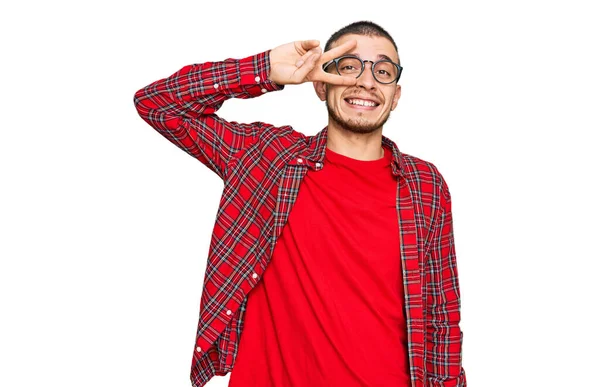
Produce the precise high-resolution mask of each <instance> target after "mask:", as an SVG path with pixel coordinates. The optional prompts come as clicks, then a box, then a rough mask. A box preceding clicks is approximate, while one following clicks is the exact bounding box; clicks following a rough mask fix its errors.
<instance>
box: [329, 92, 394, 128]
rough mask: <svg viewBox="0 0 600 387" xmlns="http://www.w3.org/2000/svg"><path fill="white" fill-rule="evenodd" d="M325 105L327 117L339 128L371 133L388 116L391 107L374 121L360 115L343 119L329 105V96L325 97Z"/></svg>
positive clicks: (380, 125) (384, 121) (381, 124)
mask: <svg viewBox="0 0 600 387" xmlns="http://www.w3.org/2000/svg"><path fill="white" fill-rule="evenodd" d="M325 105H327V112H328V113H329V118H330V119H332V120H333V121H334V122H335V123H336V124H338V125H339V127H340V128H342V129H345V130H347V131H349V132H352V133H358V134H366V133H372V132H374V131H376V130H377V129H379V128H381V127H382V126H383V124H385V123H386V121H387V120H388V118H389V117H390V112H391V109H390V110H388V111H387V113H386V114H385V115H384V116H383V117H381V119H379V120H378V121H376V122H369V121H367V119H366V118H360V117H359V118H354V119H353V118H350V119H346V120H344V119H343V118H342V117H340V116H339V115H338V114H337V113H336V112H335V111H334V110H333V108H332V107H331V106H330V105H329V96H326V97H325Z"/></svg>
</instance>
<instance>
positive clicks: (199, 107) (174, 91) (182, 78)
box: [134, 51, 283, 179]
mask: <svg viewBox="0 0 600 387" xmlns="http://www.w3.org/2000/svg"><path fill="white" fill-rule="evenodd" d="M269 72H270V59H269V51H267V52H264V53H261V54H258V55H254V56H250V57H247V58H244V59H241V60H235V59H227V60H225V61H223V62H207V63H202V64H194V65H189V66H185V67H183V68H182V69H181V70H179V71H177V72H176V73H175V74H173V75H171V76H170V77H168V78H165V79H161V80H158V81H156V82H154V83H151V84H150V85H148V86H146V87H144V88H142V89H140V90H139V91H137V92H136V93H135V98H134V102H135V106H136V109H137V111H138V113H139V115H140V116H141V117H142V118H143V119H144V120H145V121H146V122H147V123H148V124H150V126H152V127H153V128H154V129H156V131H158V132H159V133H160V134H161V135H163V136H164V137H165V138H167V139H168V140H169V141H171V142H172V143H173V144H175V145H177V146H178V147H179V148H181V149H183V150H184V151H186V152H187V153H188V154H190V155H191V156H192V157H194V158H196V159H198V160H200V161H201V162H202V163H204V164H205V165H206V166H207V167H209V168H210V169H211V170H212V171H213V172H215V173H216V174H217V175H219V177H221V178H222V179H224V177H225V172H226V171H225V169H226V165H227V163H228V162H229V160H230V159H231V156H232V155H233V154H235V153H236V152H238V151H239V150H241V149H243V148H244V147H245V146H246V145H248V144H249V143H250V142H252V141H253V140H254V139H255V138H256V136H257V134H258V133H259V131H260V130H261V129H263V128H264V127H265V126H268V125H267V124H263V123H260V122H255V123H252V124H238V123H235V122H227V121H225V120H223V119H222V118H220V117H218V116H217V115H216V114H214V113H215V112H216V111H217V110H218V109H219V108H220V107H221V105H222V104H223V102H224V101H225V100H227V99H229V98H253V97H256V96H259V95H262V94H263V93H265V92H267V91H273V90H281V89H282V88H283V86H282V85H278V84H276V83H275V82H273V81H271V80H269V79H268V76H269Z"/></svg>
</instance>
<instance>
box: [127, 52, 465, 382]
mask: <svg viewBox="0 0 600 387" xmlns="http://www.w3.org/2000/svg"><path fill="white" fill-rule="evenodd" d="M269 53H270V51H266V52H263V53H260V54H257V55H253V56H250V57H247V58H244V59H240V60H238V59H226V60H224V61H220V62H207V63H202V64H194V65H189V66H185V67H183V68H182V69H181V70H179V71H177V72H176V73H175V74H173V75H171V76H170V77H168V78H165V79H161V80H158V81H156V82H154V83H152V84H150V85H148V86H146V87H144V88H142V89H141V90H139V91H138V92H137V93H136V94H135V105H136V108H137V110H138V113H139V115H140V116H141V117H142V118H143V119H144V120H145V121H146V122H147V123H148V124H150V125H151V126H152V127H153V128H154V129H156V130H157V131H158V132H159V133H160V134H161V135H163V136H164V137H166V138H167V139H168V140H169V141H171V142H172V143H174V144H175V145H177V146H178V147H179V148H181V149H183V150H184V151H186V152H187V153H188V154H190V155H191V156H192V157H194V158H196V159H198V160H199V161H201V162H202V163H203V164H205V165H206V166H207V167H208V168H210V169H211V170H212V171H213V172H215V173H216V174H217V175H219V176H220V177H221V178H222V179H223V181H224V189H223V194H222V197H221V200H220V203H219V209H218V212H217V216H216V221H215V225H214V230H213V234H212V237H211V242H210V249H209V253H208V261H207V266H206V273H205V277H204V284H203V291H202V296H201V301H200V317H199V322H198V331H197V336H196V342H195V345H194V353H193V358H192V369H191V375H190V378H191V382H192V385H193V386H196V387H200V386H204V385H205V384H206V383H207V382H208V381H209V380H210V379H211V378H212V377H213V376H214V375H220V376H223V375H226V374H227V373H228V372H230V371H231V370H232V368H233V364H234V360H235V357H236V353H237V348H238V343H239V339H240V335H241V332H242V329H243V324H244V313H245V310H246V301H247V298H246V296H247V295H248V293H249V292H250V291H251V290H252V288H253V287H254V286H255V285H256V284H257V283H258V281H260V279H261V275H262V274H263V273H264V271H265V270H266V269H267V266H268V264H269V261H270V258H271V254H272V252H273V249H274V247H275V243H276V242H277V238H278V236H279V235H280V234H281V231H282V229H283V227H284V225H285V224H286V221H287V218H288V215H289V214H290V211H291V209H292V206H293V204H294V201H295V199H296V196H297V194H298V191H299V187H300V184H301V182H302V178H303V177H304V175H305V174H306V172H307V170H308V169H309V168H310V169H312V170H319V169H321V168H322V167H323V159H324V157H325V148H326V143H327V127H325V128H324V129H323V130H321V131H320V132H319V133H317V134H316V135H315V136H305V135H304V134H302V133H300V132H297V131H295V130H294V129H292V127H290V126H282V127H274V126H273V125H270V124H267V123H263V122H253V123H250V124H241V123H237V122H227V121H225V120H223V119H222V118H220V117H218V116H217V115H215V114H214V113H215V112H216V111H217V110H218V109H219V108H220V106H221V105H222V104H223V102H224V101H225V100H227V99H228V98H253V97H256V96H260V95H262V94H263V93H266V92H269V91H274V90H281V89H282V88H283V86H282V85H278V84H276V83H274V82H272V81H270V80H269V79H268V75H269V71H270V60H269ZM382 146H387V147H388V148H390V149H391V150H392V153H393V162H392V172H393V174H394V176H396V178H397V180H398V188H397V191H396V192H397V194H396V208H397V213H398V226H399V233H400V246H399V249H400V256H401V259H402V273H401V274H402V278H403V283H404V293H405V309H406V317H407V329H408V354H409V364H410V375H411V382H412V386H413V387H420V386H444V387H450V386H466V378H465V373H464V369H463V368H462V332H461V330H460V328H459V322H460V292H459V285H458V278H457V269H456V258H455V249H454V237H453V228H452V213H451V202H450V193H449V191H448V187H447V185H446V182H445V181H444V178H443V177H442V175H441V174H440V173H439V171H438V170H437V168H436V167H435V166H434V165H433V164H432V163H429V162H427V161H424V160H421V159H419V158H416V157H414V156H410V155H408V154H404V153H401V152H400V151H399V150H398V147H397V146H396V144H395V143H394V142H393V141H392V140H390V139H389V138H387V137H385V136H382ZM364 345H369V344H368V343H365V344H364ZM376 355H377V354H375V356H376Z"/></svg>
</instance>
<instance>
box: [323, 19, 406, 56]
mask: <svg viewBox="0 0 600 387" xmlns="http://www.w3.org/2000/svg"><path fill="white" fill-rule="evenodd" d="M350 34H356V35H364V36H380V37H382V38H386V39H388V40H389V41H390V42H392V44H393V45H394V48H395V49H396V53H398V46H396V42H394V39H393V38H392V36H391V35H390V34H389V33H388V32H387V31H386V30H384V29H383V27H381V26H380V25H378V24H375V23H373V22H372V21H368V20H362V21H357V22H354V23H351V24H348V25H347V26H346V27H344V28H342V29H340V30H338V31H336V32H335V33H334V34H333V35H331V37H330V38H329V40H328V41H327V43H326V44H325V50H324V51H328V50H330V49H331V45H332V44H333V43H335V42H336V41H338V40H339V39H340V38H341V37H342V36H344V35H350ZM398 57H399V55H398Z"/></svg>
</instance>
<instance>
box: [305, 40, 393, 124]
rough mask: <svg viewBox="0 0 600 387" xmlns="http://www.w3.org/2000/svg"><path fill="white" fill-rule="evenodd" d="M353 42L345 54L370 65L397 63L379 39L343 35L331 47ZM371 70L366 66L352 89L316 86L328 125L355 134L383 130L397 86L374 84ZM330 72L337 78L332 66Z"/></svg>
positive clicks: (388, 44) (386, 42)
mask: <svg viewBox="0 0 600 387" xmlns="http://www.w3.org/2000/svg"><path fill="white" fill-rule="evenodd" d="M352 39H354V40H356V41H357V45H356V48H355V49H354V50H352V51H351V52H349V53H348V54H352V55H356V56H358V57H359V58H361V59H363V60H372V61H373V62H376V61H378V60H380V59H384V55H385V56H387V57H389V58H390V59H392V61H394V62H395V63H398V54H397V53H396V49H395V48H394V45H393V44H392V42H390V41H389V40H388V39H386V38H384V37H380V36H372V37H370V36H363V35H354V34H350V35H344V36H342V37H341V38H340V39H339V40H338V41H336V42H335V43H334V44H333V45H332V47H336V46H339V45H340V44H343V43H344V42H346V41H348V40H352ZM371 66H372V64H371V63H369V62H367V63H365V69H364V71H363V73H362V74H361V75H360V77H359V78H358V80H357V83H356V85H354V86H334V85H329V84H324V83H322V82H315V90H316V92H317V95H319V98H321V100H325V101H326V104H327V110H328V112H329V124H330V125H336V126H338V127H339V128H341V129H346V130H348V131H351V132H354V133H371V132H374V131H376V130H378V129H380V128H382V126H383V124H384V123H385V122H386V121H387V119H388V117H389V115H390V112H391V111H392V110H394V109H395V108H396V105H397V104H398V99H399V98H400V86H399V85H397V83H396V82H393V83H390V84H382V83H379V82H377V81H376V80H375V78H374V77H373V73H372V72H371ZM331 68H332V70H331V71H333V72H334V73H336V74H337V72H336V71H335V65H332V67H331ZM373 105H374V106H373Z"/></svg>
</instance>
